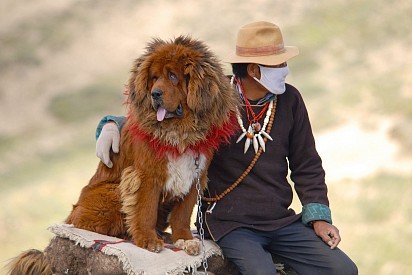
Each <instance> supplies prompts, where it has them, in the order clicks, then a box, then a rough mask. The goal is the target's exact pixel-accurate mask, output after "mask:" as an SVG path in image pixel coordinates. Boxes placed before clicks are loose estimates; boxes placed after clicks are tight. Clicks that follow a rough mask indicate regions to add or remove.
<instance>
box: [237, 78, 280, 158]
mask: <svg viewBox="0 0 412 275" xmlns="http://www.w3.org/2000/svg"><path fill="white" fill-rule="evenodd" d="M236 83H238V85H239V86H240V87H239V88H240V89H239V90H240V92H241V93H242V95H243V100H244V101H245V106H246V116H247V119H248V121H249V127H248V129H247V130H246V128H245V127H244V126H243V120H242V118H241V117H240V115H239V112H238V114H237V121H238V123H239V126H240V128H241V129H242V134H241V135H240V136H239V138H238V139H237V141H236V143H239V142H240V141H241V140H242V139H243V138H244V137H246V141H245V147H244V150H243V153H244V154H246V152H247V150H248V149H249V147H250V144H251V143H252V144H253V148H254V149H255V154H257V151H258V149H259V145H260V147H261V148H262V149H263V152H265V149H266V148H265V141H264V140H263V137H262V136H264V137H266V138H267V139H270V140H273V139H272V137H271V136H270V135H269V134H268V133H267V132H265V130H266V126H267V124H268V122H269V117H270V114H271V112H272V109H273V101H274V100H276V96H275V99H274V100H271V101H270V102H268V103H266V105H264V107H263V108H262V110H261V111H260V112H259V114H258V115H256V114H255V112H253V109H252V106H251V105H250V102H249V100H248V99H247V97H246V96H245V95H244V94H243V90H244V89H243V85H242V82H241V81H240V79H236ZM265 111H266V117H265V119H264V120H263V127H262V126H261V125H260V123H259V120H260V119H261V118H262V116H263V114H264V113H265ZM268 132H270V131H268Z"/></svg>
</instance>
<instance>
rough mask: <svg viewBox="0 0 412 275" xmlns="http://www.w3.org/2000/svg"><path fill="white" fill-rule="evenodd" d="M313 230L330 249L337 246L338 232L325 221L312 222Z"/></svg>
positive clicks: (338, 240) (338, 241) (339, 239)
mask: <svg viewBox="0 0 412 275" xmlns="http://www.w3.org/2000/svg"><path fill="white" fill-rule="evenodd" d="M312 225H313V230H315V233H316V235H318V236H319V237H320V238H321V239H322V240H323V241H324V242H325V243H326V244H327V245H329V246H330V248H331V249H334V248H335V247H337V246H338V244H339V243H340V241H341V238H340V235H339V230H338V229H337V228H336V227H335V226H333V225H331V224H330V223H327V222H325V221H314V222H313V223H312Z"/></svg>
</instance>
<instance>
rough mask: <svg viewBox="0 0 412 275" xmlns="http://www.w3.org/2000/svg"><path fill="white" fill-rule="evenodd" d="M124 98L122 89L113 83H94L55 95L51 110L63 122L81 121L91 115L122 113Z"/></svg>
mask: <svg viewBox="0 0 412 275" xmlns="http://www.w3.org/2000/svg"><path fill="white" fill-rule="evenodd" d="M120 88H121V87H120ZM122 99H123V98H122V93H121V90H120V89H119V87H118V86H115V85H114V84H113V83H107V82H103V83H94V84H92V85H90V86H87V87H85V88H83V89H80V90H79V91H75V92H72V93H63V94H60V95H57V96H55V97H54V98H53V99H52V100H51V101H50V104H49V110H50V112H51V113H52V114H53V115H54V116H55V117H56V118H58V119H59V120H60V121H61V122H81V121H82V120H84V119H87V118H89V117H90V116H96V115H101V114H106V113H114V114H115V113H121V109H122V108H121V106H122Z"/></svg>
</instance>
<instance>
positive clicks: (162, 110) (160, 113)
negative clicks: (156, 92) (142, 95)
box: [157, 107, 166, 121]
mask: <svg viewBox="0 0 412 275" xmlns="http://www.w3.org/2000/svg"><path fill="white" fill-rule="evenodd" d="M165 115H166V109H165V108H162V107H159V109H157V121H162V120H163V119H164V118H165Z"/></svg>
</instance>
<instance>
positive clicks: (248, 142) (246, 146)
mask: <svg viewBox="0 0 412 275" xmlns="http://www.w3.org/2000/svg"><path fill="white" fill-rule="evenodd" d="M249 146H250V138H246V141H245V150H244V151H243V154H246V152H247V149H249Z"/></svg>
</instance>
